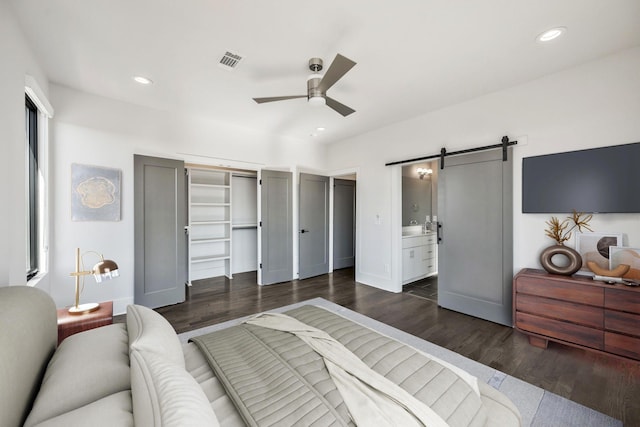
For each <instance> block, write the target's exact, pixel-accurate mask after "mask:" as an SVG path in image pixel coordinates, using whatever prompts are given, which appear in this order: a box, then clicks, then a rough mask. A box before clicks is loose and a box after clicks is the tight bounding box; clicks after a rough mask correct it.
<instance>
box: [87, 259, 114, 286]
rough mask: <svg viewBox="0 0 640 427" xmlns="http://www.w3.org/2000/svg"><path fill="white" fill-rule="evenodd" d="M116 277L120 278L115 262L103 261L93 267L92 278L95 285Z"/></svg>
mask: <svg viewBox="0 0 640 427" xmlns="http://www.w3.org/2000/svg"><path fill="white" fill-rule="evenodd" d="M118 276H120V273H119V272H118V264H116V263H115V261H111V260H110V259H103V260H102V261H100V262H99V263H97V264H96V265H94V266H93V277H94V278H95V279H96V282H97V283H102V281H103V280H110V279H112V278H114V277H118Z"/></svg>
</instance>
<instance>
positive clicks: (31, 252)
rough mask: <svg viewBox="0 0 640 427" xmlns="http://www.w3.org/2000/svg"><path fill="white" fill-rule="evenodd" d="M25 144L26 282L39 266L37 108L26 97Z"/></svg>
mask: <svg viewBox="0 0 640 427" xmlns="http://www.w3.org/2000/svg"><path fill="white" fill-rule="evenodd" d="M25 123H26V144H27V150H26V152H27V191H28V197H27V203H28V211H29V220H28V223H27V236H26V238H27V242H26V243H27V244H26V249H27V258H26V259H27V280H30V279H32V278H33V277H34V276H35V275H36V274H38V265H39V259H38V258H39V252H40V251H39V245H38V242H39V241H40V240H39V229H38V228H39V227H38V223H39V217H40V206H39V205H40V203H39V200H40V198H39V185H38V183H39V177H38V176H39V171H38V108H37V107H36V106H35V104H34V103H33V101H31V99H29V96H26V103H25Z"/></svg>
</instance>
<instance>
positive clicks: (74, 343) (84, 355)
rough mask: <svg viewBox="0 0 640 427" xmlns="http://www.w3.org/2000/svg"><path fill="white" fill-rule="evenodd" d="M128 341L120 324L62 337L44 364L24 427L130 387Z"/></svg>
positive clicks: (125, 332) (123, 327)
mask: <svg viewBox="0 0 640 427" xmlns="http://www.w3.org/2000/svg"><path fill="white" fill-rule="evenodd" d="M128 342H129V340H128V337H127V331H126V329H125V325H123V324H115V325H109V326H103V327H101V328H96V329H92V330H90V331H86V332H81V333H79V334H75V335H72V336H70V337H68V338H66V339H65V340H64V341H63V342H62V344H60V347H58V350H57V351H56V352H55V353H54V355H53V357H52V358H51V361H50V362H49V366H47V370H46V372H45V374H44V378H43V380H42V386H41V387H40V391H39V393H38V395H37V397H36V400H35V402H34V404H33V409H32V410H31V413H30V414H29V416H28V417H27V420H26V422H25V427H30V426H34V425H36V424H39V423H41V422H43V421H45V420H48V419H50V418H54V417H57V416H59V415H61V414H64V413H66V412H69V411H73V410H75V409H78V408H80V407H82V406H85V405H87V404H89V403H91V402H95V401H97V400H100V399H102V398H104V397H106V396H108V395H110V394H113V393H118V392H121V391H126V390H130V389H131V375H130V370H129V351H128V347H129V346H128Z"/></svg>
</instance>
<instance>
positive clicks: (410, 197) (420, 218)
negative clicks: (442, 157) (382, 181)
mask: <svg viewBox="0 0 640 427" xmlns="http://www.w3.org/2000/svg"><path fill="white" fill-rule="evenodd" d="M435 175H436V171H435V169H434V167H433V162H427V163H419V164H413V165H409V166H404V167H403V168H402V226H403V227H404V226H409V225H423V224H424V223H425V219H426V217H427V216H429V219H431V217H432V216H433V215H435V214H436V213H435V211H434V209H433V185H434V180H435Z"/></svg>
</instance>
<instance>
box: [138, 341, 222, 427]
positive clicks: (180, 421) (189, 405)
mask: <svg viewBox="0 0 640 427" xmlns="http://www.w3.org/2000/svg"><path fill="white" fill-rule="evenodd" d="M130 360H131V395H132V398H133V418H134V423H135V425H137V426H145V427H178V426H195V427H199V426H202V427H209V426H212V427H216V426H219V425H220V424H219V422H218V419H217V417H216V415H215V413H214V412H213V409H212V408H211V404H210V403H209V400H208V399H207V397H206V396H205V394H204V391H202V389H201V388H200V385H198V383H197V382H196V380H195V379H194V378H193V377H192V376H191V375H189V373H188V372H187V371H186V370H184V369H183V368H181V367H179V366H176V365H175V364H173V363H171V362H168V361H167V360H165V359H164V358H162V357H161V356H159V355H157V354H154V353H151V352H145V351H138V350H133V351H131V354H130Z"/></svg>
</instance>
